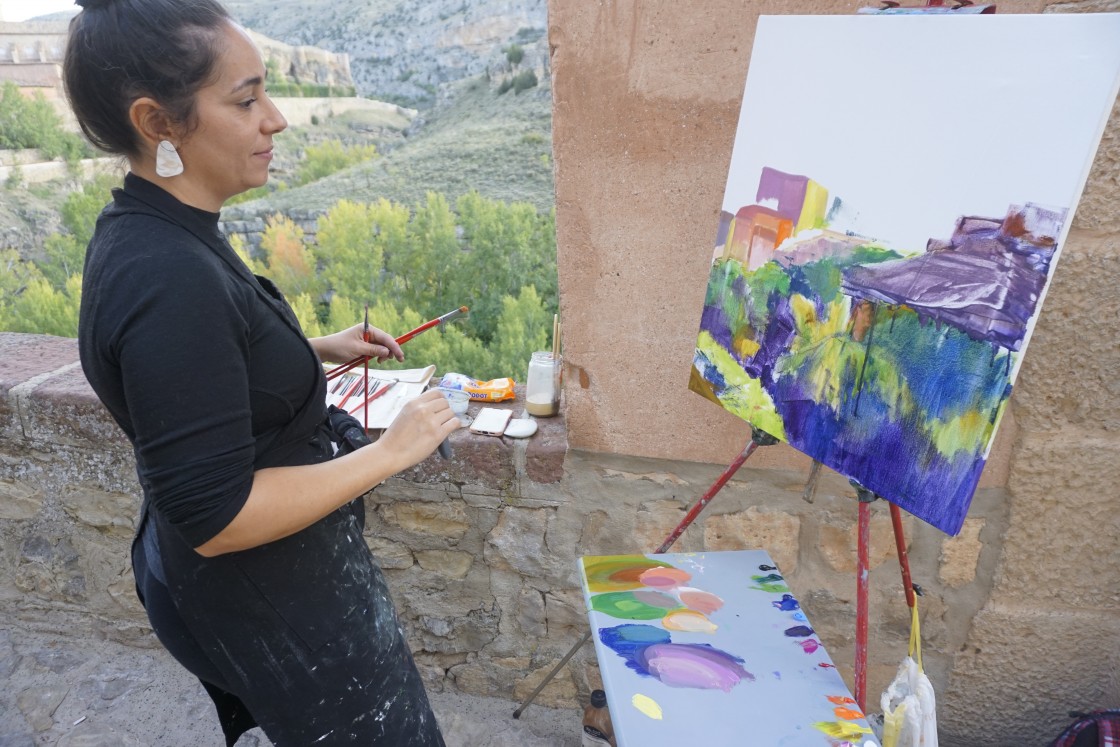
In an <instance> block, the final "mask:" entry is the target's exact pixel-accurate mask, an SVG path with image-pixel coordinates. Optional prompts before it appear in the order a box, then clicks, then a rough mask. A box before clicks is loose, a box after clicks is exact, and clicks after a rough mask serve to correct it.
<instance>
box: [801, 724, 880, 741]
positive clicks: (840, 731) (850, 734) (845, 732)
mask: <svg viewBox="0 0 1120 747" xmlns="http://www.w3.org/2000/svg"><path fill="white" fill-rule="evenodd" d="M813 726H815V727H816V728H817V729H820V730H821V731H823V732H824V733H825V734H827V735H828V736H830V737H832V738H833V739H859V738H860V735H862V734H870V733H871V729H870V728H868V727H866V726H860V725H859V724H853V723H852V722H851V721H818V722H817V723H815V724H813Z"/></svg>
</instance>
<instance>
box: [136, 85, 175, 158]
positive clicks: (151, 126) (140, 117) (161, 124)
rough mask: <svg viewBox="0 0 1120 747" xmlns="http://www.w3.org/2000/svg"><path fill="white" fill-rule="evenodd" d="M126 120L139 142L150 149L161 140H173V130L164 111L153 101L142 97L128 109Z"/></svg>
mask: <svg viewBox="0 0 1120 747" xmlns="http://www.w3.org/2000/svg"><path fill="white" fill-rule="evenodd" d="M128 118H129V120H131V121H132V126H133V128H135V130H136V132H137V134H138V135H139V136H140V139H141V141H143V142H144V143H146V144H147V145H148V146H150V147H151V148H155V146H156V145H157V144H158V143H159V141H161V140H171V141H172V142H174V140H175V132H174V128H173V127H172V125H171V119H170V118H169V117H168V116H167V112H166V110H164V108H163V107H162V106H160V105H159V102H157V101H156V100H155V99H153V98H150V97H148V96H142V97H141V98H138V99H136V100H135V101H133V102H132V106H130V107H129V108H128Z"/></svg>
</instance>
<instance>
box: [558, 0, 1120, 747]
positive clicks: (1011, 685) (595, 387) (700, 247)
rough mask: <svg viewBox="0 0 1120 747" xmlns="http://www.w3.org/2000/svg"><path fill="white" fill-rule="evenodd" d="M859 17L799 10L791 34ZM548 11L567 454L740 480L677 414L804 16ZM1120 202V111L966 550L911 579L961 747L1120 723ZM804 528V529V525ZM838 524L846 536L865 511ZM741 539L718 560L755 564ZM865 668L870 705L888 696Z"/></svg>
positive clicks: (773, 460) (713, 434)
mask: <svg viewBox="0 0 1120 747" xmlns="http://www.w3.org/2000/svg"><path fill="white" fill-rule="evenodd" d="M868 4H871V3H859V2H835V1H834V2H821V1H816V2H812V1H810V2H803V3H798V4H797V5H796V12H798V13H805V14H849V13H854V12H855V11H856V9H857V8H858V7H860V6H861V5H868ZM549 8H550V17H549V39H550V44H551V48H552V70H553V75H554V83H553V91H554V94H553V95H554V101H555V110H554V123H553V141H554V142H553V152H554V156H555V164H556V178H557V185H556V195H557V235H558V253H559V270H560V289H561V316H562V319H563V321H564V352H565V362H566V366H567V376H566V380H565V398H566V402H567V407H566V411H565V412H566V416H567V418H568V423H569V427H570V438H571V443H572V445H573V447H576V448H580V449H587V450H592V451H600V452H610V453H614V454H629V455H642V456H647V457H656V458H665V459H668V458H672V459H682V460H695V461H699V462H709V463H717V464H727V463H728V462H730V461H731V459H732V458H733V457H734V455H735V454H737V453H738V452H739V450H740V449H741V448H742V447H743V445H744V444H745V443H746V442H747V440H748V439H749V436H750V434H749V431H748V428H747V426H746V425H745V424H744V423H742V422H741V421H739V420H738V419H737V418H735V417H733V416H731V415H729V414H727V413H726V412H724V411H723V410H721V409H720V408H718V407H716V406H715V405H713V404H711V403H709V402H707V401H704V400H703V399H701V398H700V397H699V396H698V395H695V394H692V393H691V392H689V391H688V390H687V382H688V375H689V365H690V361H691V358H692V353H693V349H694V345H695V340H696V333H697V329H698V323H699V310H700V308H701V304H702V299H703V294H704V290H705V287H706V282H707V276H708V267H709V263H710V257H711V245H712V239H713V236H714V231H715V227H716V225H717V221H718V214H719V209H720V204H721V201H722V192H723V187H724V183H725V180H726V175H727V168H728V163H729V161H730V156H731V147H732V143H733V140H734V135H735V127H736V123H737V118H738V110H739V103H740V97H741V95H742V91H743V84H744V81H745V76H746V72H747V65H748V61H749V59H750V52H751V44H752V40H753V35H754V31H755V26H756V22H757V18H758V16H759V15H760V14H767V13H787V12H791V9H792V6H791V4H789V3H786V2H778V1H777V0H772V1H769V2H760V1H757V0H755V1H750V2H746V3H744V2H733V1H732V0H697V2H692V3H689V4H688V5H687V10H686V9H685V7H683V6H681V4H680V3H677V2H668V1H662V0H642V1H641V2H637V1H636V0H632V1H631V2H613V1H611V0H604V1H603V2H598V3H588V2H584V1H583V0H550V4H549ZM1106 10H1113V11H1120V3H1117V2H1085V3H1079V2H1074V3H1060V4H1059V3H1050V4H1048V3H1046V2H1042V1H1038V2H1011V3H1002V2H1001V3H999V12H1000V13H1019V12H1096V11H1106ZM985 134H986V135H989V136H996V137H998V133H985ZM1118 200H1120V109H1117V110H1114V112H1113V116H1112V118H1111V120H1110V122H1109V125H1108V128H1107V131H1106V134H1105V138H1104V141H1103V143H1102V145H1101V148H1100V151H1099V153H1098V157H1097V160H1096V163H1095V165H1094V168H1093V172H1092V174H1091V176H1090V179H1089V183H1088V186H1087V189H1086V192H1085V196H1084V199H1083V200H1082V203H1081V205H1080V207H1079V209H1078V211H1077V215H1076V217H1075V219H1074V224H1073V230H1072V231H1071V233H1070V235H1069V238H1068V241H1067V244H1066V246H1065V248H1064V249H1063V254H1062V259H1061V261H1060V263H1059V265H1058V268H1057V272H1056V275H1055V277H1054V281H1053V285H1052V288H1051V290H1050V293H1049V296H1048V297H1047V301H1046V307H1045V309H1044V310H1043V312H1042V315H1041V317H1040V319H1039V322H1038V326H1037V329H1036V331H1035V336H1034V338H1033V340H1032V343H1031V350H1030V352H1029V353H1027V355H1026V358H1025V362H1024V365H1023V368H1022V370H1021V375H1020V377H1019V380H1018V382H1017V385H1016V390H1015V394H1014V395H1013V398H1012V406H1011V408H1010V412H1011V415H1012V417H1011V418H1009V419H1005V421H1004V423H1003V425H1002V426H1001V430H1000V433H999V437H998V439H997V445H996V447H995V450H994V452H993V455H992V459H991V461H990V462H989V465H988V468H987V469H986V471H985V474H984V478H983V481H982V485H983V486H986V487H987V488H989V492H988V493H984V491H982V492H981V495H980V496H978V499H977V501H976V502H975V503H974V505H973V510H972V512H971V514H970V517H971V518H970V519H969V523H967V524H966V526H965V530H964V531H963V532H962V534H961V536H960V537H958V538H957V539H955V540H946V538H945V537H944V535H939V533H933V534H929V533H926V532H925V527H922V528H919V529H918V530H917V536H915V537H914V538H913V540H912V541H913V544H912V547H911V550H912V552H914V553H915V554H914V566H915V568H914V572H915V579H916V580H917V581H919V582H920V583H924V582H925V581H923V579H925V580H927V581H928V580H929V579H931V578H938V579H939V580H940V581H941V582H942V583H944V584H946V590H945V593H943V594H934V595H931V598H930V599H927V600H926V601H925V602H924V603H923V604H924V609H925V615H924V619H925V622H924V627H923V630H924V631H925V632H926V633H927V646H929V647H931V648H933V650H934V655H933V656H932V661H933V662H934V663H933V665H932V668H933V670H934V674H935V684H936V686H937V688H938V694H939V698H940V706H941V724H942V734H943V738H944V739H946V742H947V743H949V744H961V745H980V744H1008V745H1010V744H1015V745H1020V744H1044V743H1046V742H1047V740H1048V738H1052V737H1053V735H1054V733H1055V731H1056V729H1057V727H1058V725H1059V724H1061V723H1062V722H1064V721H1065V720H1067V716H1066V712H1067V711H1068V710H1071V709H1076V710H1085V709H1089V708H1092V707H1103V706H1106V705H1112V706H1115V705H1116V703H1117V701H1118V700H1120V679H1118V678H1117V676H1116V675H1115V672H1116V671H1117V669H1118V665H1120V622H1118V620H1120V616H1118V615H1117V611H1120V549H1118V547H1117V543H1116V541H1115V540H1116V536H1117V529H1118V528H1120V518H1118V516H1120V511H1118V509H1120V500H1118V496H1120V489H1118V488H1117V484H1118V482H1120V466H1118V465H1120V386H1118V385H1117V383H1116V382H1117V379H1116V376H1115V372H1116V371H1117V370H1120V345H1118V344H1117V333H1116V323H1117V320H1120V301H1118V298H1120V295H1118V294H1117V292H1116V288H1117V287H1120V258H1118V255H1120V215H1118V213H1117V210H1116V208H1115V206H1116V205H1117V203H1118ZM752 465H753V467H755V468H773V469H776V470H790V471H791V472H790V474H795V475H804V472H805V470H806V468H807V466H808V460H807V459H806V458H805V457H803V456H801V455H799V454H797V453H795V452H793V451H792V450H791V449H789V448H787V447H784V446H776V447H770V448H767V449H763V450H761V451H760V452H759V455H758V457H757V458H755V460H754V461H753V462H752ZM798 479H803V478H798ZM984 496H987V497H984ZM718 500H719V498H717V502H718ZM812 510H813V509H811V508H808V507H806V509H805V510H800V511H798V513H799V514H800V515H801V516H802V519H803V520H805V518H807V517H811V516H812V514H811V511H812ZM830 510H832V511H836V512H838V513H836V514H834V517H835V518H837V519H843V520H845V521H847V520H849V519H850V517H853V516H854V515H855V510H856V509H855V504H854V502H852V503H851V504H850V505H843V504H842V503H841V504H838V505H836V506H834V507H832V509H830ZM751 529H752V525H751V524H749V523H748V524H747V525H744V526H743V527H741V528H740V529H739V530H738V531H739V536H738V543H736V542H734V541H729V542H728V544H729V545H735V544H737V545H738V546H739V547H748V546H750V544H751V542H752V541H753V542H758V541H759V540H758V538H757V535H756V536H754V537H752V536H751V531H750V530H751ZM819 536H820V537H821V538H822V539H823V537H824V535H823V534H821V535H819ZM938 537H940V539H938ZM802 541H803V543H804V542H805V541H806V540H805V538H804V537H803V538H802ZM802 550H803V552H804V551H805V545H804V544H803V545H802ZM957 552H966V553H972V554H974V555H975V557H976V558H979V563H978V565H976V566H975V568H976V570H977V572H978V575H977V576H976V577H975V578H971V579H967V580H966V579H954V578H953V577H952V572H951V571H947V570H946V565H945V564H946V561H947V560H949V559H951V558H952V557H953V556H954V554H955V553H957ZM939 563H940V567H939ZM882 581H883V582H884V583H891V580H890V579H889V578H887V577H883V578H882ZM805 582H807V583H808V587H806V586H801V587H800V588H799V587H797V586H796V584H795V589H799V591H800V592H801V593H802V594H804V593H806V592H807V589H811V591H808V594H809V595H810V597H811V598H812V597H814V596H820V597H829V596H833V597H835V596H844V595H850V594H852V593H853V589H852V588H851V587H848V586H839V587H832V586H831V585H830V584H832V583H834V582H835V580H834V579H829V578H825V577H818V578H815V579H809V578H806V579H805ZM814 583H819V584H821V586H815V585H814ZM875 583H879V581H873V584H875ZM852 584H853V585H854V581H853V582H852ZM954 589H955V590H956V591H953V590H954ZM875 604H876V602H875V601H873V622H872V640H871V649H872V658H873V659H875V658H877V657H876V652H878V654H879V657H878V662H879V664H878V666H882V667H885V666H886V663H885V662H886V661H887V660H888V659H889V658H890V657H889V656H883V652H884V649H886V650H888V651H889V650H891V649H892V647H893V648H894V651H895V657H894V660H895V661H897V660H898V659H899V658H901V656H902V654H903V651H902V650H901V649H899V648H898V647H897V639H896V638H895V637H894V636H893V635H892V632H897V631H893V629H892V625H893V624H894V623H891V622H890V621H894V622H895V623H897V616H898V614H900V610H899V605H901V604H902V602H901V597H900V596H899V597H896V598H895V599H893V600H892V601H891V602H890V605H891V606H889V607H888V609H886V610H878V611H876V610H875V609H874V605H875ZM876 614H877V615H881V616H882V617H879V618H878V619H879V623H878V624H876V622H875V617H874V616H875V615H876ZM814 619H816V618H814ZM828 622H830V623H835V624H836V625H838V626H841V627H842V626H844V625H851V622H852V621H851V619H850V618H843V617H835V618H833V619H831V620H829V621H828ZM818 624H820V623H819V622H818ZM935 629H936V630H940V632H936V631H935ZM832 634H833V635H834V636H839V635H841V633H840V631H839V630H833V631H832ZM842 655H843V654H841V656H842ZM928 656H929V655H928V653H927V657H928ZM928 661H930V658H927V662H928ZM875 666H876V665H874V664H873V666H872V670H871V685H870V692H871V693H872V694H876V693H877V692H878V691H879V690H878V689H877V688H881V685H882V683H883V681H884V680H883V677H882V675H883V674H884V672H881V671H880V672H878V673H876V670H875Z"/></svg>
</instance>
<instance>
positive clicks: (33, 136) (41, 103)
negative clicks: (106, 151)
mask: <svg viewBox="0 0 1120 747" xmlns="http://www.w3.org/2000/svg"><path fill="white" fill-rule="evenodd" d="M0 148H6V149H12V150H19V149H22V148H38V149H39V150H40V151H41V152H42V154H43V155H44V156H45V157H46V158H48V159H51V158H63V159H65V160H66V161H67V162H68V163H74V162H76V161H78V159H80V158H83V157H85V156H88V155H89V154H90V152H91V151H90V148H89V146H88V145H86V143H85V141H84V140H82V139H81V138H80V137H78V136H77V135H75V134H74V133H71V132H66V131H65V130H64V129H63V128H62V118H61V117H59V115H58V113H57V112H56V111H55V110H54V107H53V106H51V103H50V102H49V101H47V100H46V99H45V98H44V97H43V94H41V93H39V92H38V91H36V92H35V94H34V95H33V96H31V97H30V98H28V97H26V96H24V95H23V94H22V93H20V90H19V86H17V85H16V84H15V83H13V82H11V81H6V82H5V83H4V84H3V85H2V86H0Z"/></svg>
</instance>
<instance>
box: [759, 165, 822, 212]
mask: <svg viewBox="0 0 1120 747" xmlns="http://www.w3.org/2000/svg"><path fill="white" fill-rule="evenodd" d="M808 188H809V177H807V176H800V175H798V174H787V173H785V172H784V171H778V170H777V169H773V168H770V167H769V166H764V167H763V169H762V177H761V178H760V179H759V180H758V193H757V195H756V196H755V201H756V202H762V201H764V200H777V202H778V207H777V212H778V213H780V214H781V216H782V217H783V218H788V219H789V220H792V221H794V222H795V223H796V222H797V219H798V218H800V217H801V206H802V204H804V202H805V192H806V190H807V189H808Z"/></svg>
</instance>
